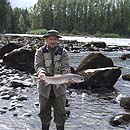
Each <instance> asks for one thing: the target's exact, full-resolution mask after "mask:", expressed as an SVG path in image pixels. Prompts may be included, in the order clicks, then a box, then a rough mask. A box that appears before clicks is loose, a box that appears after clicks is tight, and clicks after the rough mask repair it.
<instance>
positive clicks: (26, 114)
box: [23, 113, 32, 117]
mask: <svg viewBox="0 0 130 130" xmlns="http://www.w3.org/2000/svg"><path fill="white" fill-rule="evenodd" d="M23 116H25V117H31V116H32V115H31V113H24V114H23Z"/></svg>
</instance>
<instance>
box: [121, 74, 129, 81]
mask: <svg viewBox="0 0 130 130" xmlns="http://www.w3.org/2000/svg"><path fill="white" fill-rule="evenodd" d="M122 79H123V80H127V81H130V74H124V75H122Z"/></svg>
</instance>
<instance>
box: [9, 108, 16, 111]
mask: <svg viewBox="0 0 130 130" xmlns="http://www.w3.org/2000/svg"><path fill="white" fill-rule="evenodd" d="M15 109H16V107H10V108H9V109H8V110H9V111H14V110H15Z"/></svg>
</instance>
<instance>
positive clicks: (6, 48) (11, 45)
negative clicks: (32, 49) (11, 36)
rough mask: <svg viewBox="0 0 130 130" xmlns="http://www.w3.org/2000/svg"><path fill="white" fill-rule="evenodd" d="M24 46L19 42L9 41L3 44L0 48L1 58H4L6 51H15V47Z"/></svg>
mask: <svg viewBox="0 0 130 130" xmlns="http://www.w3.org/2000/svg"><path fill="white" fill-rule="evenodd" d="M22 46H23V45H21V44H18V43H9V44H6V45H5V46H3V47H2V48H1V49H0V58H3V56H4V55H5V54H6V53H9V52H11V51H13V50H14V49H17V48H21V47H22Z"/></svg>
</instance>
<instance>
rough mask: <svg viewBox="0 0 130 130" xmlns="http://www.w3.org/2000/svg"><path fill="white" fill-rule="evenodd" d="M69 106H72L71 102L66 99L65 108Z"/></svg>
mask: <svg viewBox="0 0 130 130" xmlns="http://www.w3.org/2000/svg"><path fill="white" fill-rule="evenodd" d="M69 106H70V104H69V101H68V99H66V105H65V107H69Z"/></svg>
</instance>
